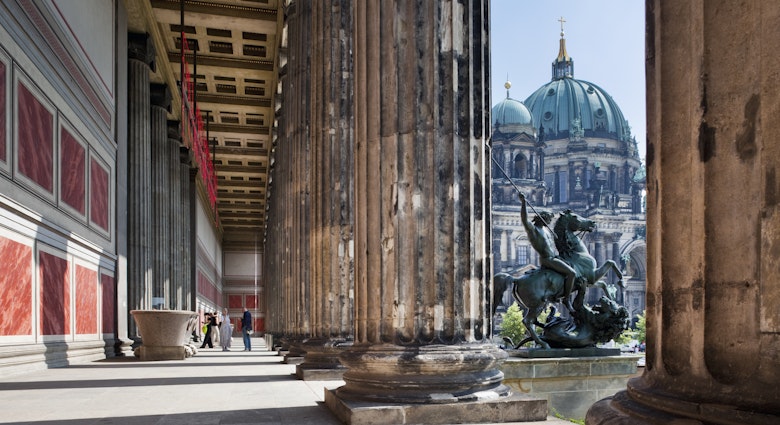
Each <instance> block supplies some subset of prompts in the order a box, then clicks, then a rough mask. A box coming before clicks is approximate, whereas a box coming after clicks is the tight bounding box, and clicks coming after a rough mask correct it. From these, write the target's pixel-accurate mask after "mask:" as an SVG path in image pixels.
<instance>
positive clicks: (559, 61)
mask: <svg viewBox="0 0 780 425" xmlns="http://www.w3.org/2000/svg"><path fill="white" fill-rule="evenodd" d="M558 22H560V23H561V41H560V46H559V48H558V57H557V58H555V60H554V61H553V63H552V79H553V81H555V80H560V79H561V78H573V77H574V59H572V58H571V56H569V54H568V53H567V52H566V38H564V32H563V23H564V22H566V20H565V19H563V16H561V18H560V19H558Z"/></svg>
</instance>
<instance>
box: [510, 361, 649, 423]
mask: <svg viewBox="0 0 780 425" xmlns="http://www.w3.org/2000/svg"><path fill="white" fill-rule="evenodd" d="M536 351H537V352H538V351H546V350H536ZM510 355H511V353H510ZM640 357H641V356H639V355H625V356H606V357H578V358H577V357H574V358H565V357H558V358H519V357H509V358H508V359H507V360H506V361H505V362H504V363H503V364H502V365H501V367H500V369H501V371H502V372H504V381H503V383H504V385H506V386H508V387H510V388H511V389H512V391H513V392H514V393H518V394H527V395H531V396H534V397H539V398H546V399H547V405H548V407H549V409H550V414H556V413H557V414H560V415H563V417H566V418H571V419H584V418H585V414H586V413H587V411H588V408H590V406H591V405H593V403H595V402H597V401H599V400H601V399H603V398H605V397H609V396H611V395H613V394H615V393H617V392H618V391H622V390H624V389H625V388H626V383H627V382H628V379H629V378H631V377H634V376H635V375H636V371H637V360H638V359H639V358H640Z"/></svg>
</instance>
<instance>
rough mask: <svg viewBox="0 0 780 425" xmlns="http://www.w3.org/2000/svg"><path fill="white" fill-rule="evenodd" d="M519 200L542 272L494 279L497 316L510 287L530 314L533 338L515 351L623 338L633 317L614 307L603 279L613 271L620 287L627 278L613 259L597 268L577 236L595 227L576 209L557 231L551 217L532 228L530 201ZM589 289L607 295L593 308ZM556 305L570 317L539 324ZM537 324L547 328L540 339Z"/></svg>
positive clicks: (558, 222) (544, 214)
mask: <svg viewBox="0 0 780 425" xmlns="http://www.w3.org/2000/svg"><path fill="white" fill-rule="evenodd" d="M520 201H521V202H522V207H521V210H520V217H521V218H522V221H523V226H524V227H525V230H526V233H527V234H528V240H529V241H530V243H531V246H532V247H533V248H534V250H536V252H538V253H539V258H540V263H541V264H540V265H541V267H540V268H538V269H535V270H532V271H530V272H527V273H526V274H524V275H523V276H520V277H517V278H515V277H513V276H511V275H509V274H507V273H499V274H497V275H495V276H494V277H493V287H494V296H493V300H494V303H493V309H494V313H495V307H496V305H497V303H496V301H497V299H498V298H499V297H501V294H503V293H504V291H505V290H506V289H507V288H509V287H512V294H513V296H514V298H515V300H517V301H518V302H519V303H520V304H522V305H523V306H525V308H526V309H527V310H528V311H527V312H526V314H525V315H524V317H523V324H524V325H525V327H526V329H527V330H528V334H529V338H526V339H525V340H523V341H522V342H521V343H520V344H517V346H516V347H515V348H518V347H519V346H521V345H522V344H525V343H526V342H530V341H534V342H536V344H538V345H539V346H541V347H543V348H546V349H549V348H551V346H552V347H553V348H579V347H590V346H595V344H596V343H599V342H608V341H609V340H610V339H612V338H615V337H617V336H618V335H620V333H621V332H622V331H623V330H625V329H627V328H628V325H629V323H630V320H629V318H628V313H627V311H626V309H625V307H622V306H619V305H618V304H617V303H616V302H615V299H614V294H613V292H612V291H610V290H608V287H607V284H606V282H604V281H603V280H601V278H602V277H604V275H606V274H607V272H609V270H612V271H613V272H614V273H615V275H616V276H617V278H618V279H619V280H618V285H619V286H621V287H625V286H624V283H623V274H622V273H621V271H620V269H619V268H618V266H617V264H616V263H615V262H614V261H612V260H607V261H605V262H604V264H603V265H602V266H601V267H597V265H598V264H597V263H596V260H595V259H594V258H593V257H592V256H591V255H590V254H589V253H588V250H587V248H586V246H585V244H584V243H583V242H582V240H580V238H579V237H577V232H590V231H592V230H593V229H594V228H595V223H594V222H593V221H592V220H586V219H584V218H582V217H580V216H578V215H577V214H574V213H573V212H572V211H571V210H565V211H563V212H562V213H560V215H559V216H558V218H557V220H555V225H554V227H553V228H552V229H551V228H550V225H551V224H552V218H553V217H554V216H553V214H551V213H549V212H539V213H537V215H536V216H535V217H534V218H533V223H530V222H529V221H528V211H527V209H526V208H527V207H526V199H525V196H524V195H523V194H522V193H521V194H520ZM532 208H533V207H532ZM589 286H596V287H600V288H602V289H603V290H604V293H605V295H606V297H603V298H602V300H601V301H600V303H599V305H598V306H596V307H594V308H591V307H589V306H586V305H585V303H584V299H585V289H586V288H587V287H589ZM574 291H576V295H575V297H574V301H573V302H572V300H571V294H572V293H573V292H574ZM557 302H562V303H563V305H564V306H565V307H566V308H567V309H568V310H569V313H570V314H571V318H570V319H562V318H555V319H554V320H548V323H547V324H542V323H540V322H539V315H540V314H541V313H542V312H543V311H544V310H545V309H546V308H547V305H548V304H550V303H557ZM552 315H554V313H552ZM550 319H552V318H550ZM534 325H536V326H539V327H541V328H542V329H543V332H542V335H541V336H540V335H538V334H537V332H536V330H535V329H534V327H535V326H534ZM602 328H603V329H602ZM607 329H608V330H609V331H607ZM618 329H619V330H618ZM615 332H616V333H615ZM605 338H606V339H605Z"/></svg>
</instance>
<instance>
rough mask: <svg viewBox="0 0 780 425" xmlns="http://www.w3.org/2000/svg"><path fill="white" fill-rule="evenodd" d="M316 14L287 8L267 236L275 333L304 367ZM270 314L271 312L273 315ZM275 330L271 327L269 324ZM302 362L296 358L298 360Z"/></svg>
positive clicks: (292, 358)
mask: <svg viewBox="0 0 780 425" xmlns="http://www.w3.org/2000/svg"><path fill="white" fill-rule="evenodd" d="M310 21H311V9H310V8H308V7H299V5H298V3H297V2H289V3H288V4H287V6H286V7H285V24H284V25H285V27H286V31H287V34H288V37H287V41H288V45H287V46H289V47H287V46H283V50H284V51H283V54H284V55H285V63H284V64H283V66H282V68H281V71H280V73H281V74H282V75H280V80H281V81H282V95H281V96H282V105H283V107H284V113H283V114H281V115H283V117H284V118H283V120H281V121H280V127H279V141H278V144H277V146H275V147H274V149H275V150H274V152H273V155H274V157H275V158H278V160H277V161H275V164H277V165H276V166H275V169H274V170H273V174H272V177H273V179H274V180H273V182H271V181H269V185H271V183H272V184H273V193H274V195H273V196H274V198H273V200H272V201H271V204H270V209H269V223H275V222H278V223H279V225H278V226H277V225H275V226H274V228H272V229H271V231H270V232H269V233H268V236H267V238H268V240H267V241H266V246H276V247H279V251H278V252H272V253H268V255H270V257H269V258H267V261H268V262H269V264H273V263H275V264H274V265H273V266H271V267H273V269H272V268H269V267H266V268H265V270H267V271H268V272H269V273H271V274H270V275H269V276H268V279H267V282H269V283H270V284H271V286H270V287H269V288H268V289H269V292H268V293H267V296H268V297H274V296H276V297H280V298H281V299H282V300H283V301H281V303H282V304H281V305H280V307H281V311H282V313H281V314H280V316H279V317H277V318H275V329H272V330H271V331H272V332H273V333H274V334H276V335H280V336H281V341H280V342H281V343H282V351H284V352H286V354H287V355H286V361H288V362H290V363H293V362H300V361H302V360H303V354H304V351H303V349H302V348H301V344H302V342H303V340H304V339H306V338H307V337H309V336H310V313H311V304H310V303H311V302H312V296H311V293H310V289H311V287H310V279H311V278H310V275H309V271H310V247H309V234H310V223H309V213H310V207H309V192H310V187H309V183H310V174H309V173H310V170H311V167H312V164H311V161H310V155H311V153H310V148H311V146H310V130H309V126H310V119H311V110H310V90H309V75H308V74H309V72H310V71H311V69H310V63H309V50H310V48H311V46H310V45H309V39H310V25H311V24H310ZM269 311H270V310H269ZM269 325H270V323H269ZM295 358H297V359H295Z"/></svg>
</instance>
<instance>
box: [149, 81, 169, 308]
mask: <svg viewBox="0 0 780 425" xmlns="http://www.w3.org/2000/svg"><path fill="white" fill-rule="evenodd" d="M170 107H171V92H170V90H168V86H166V85H164V84H152V87H151V121H150V122H151V157H150V161H151V189H152V211H151V213H152V215H151V230H152V234H151V237H152V244H151V245H152V250H151V257H152V276H153V277H154V280H153V284H152V298H153V305H152V308H155V309H160V310H170V309H172V308H173V306H172V302H171V301H172V300H171V298H170V285H171V274H170V264H171V199H170V180H171V176H170V162H171V161H172V159H173V158H171V157H170V155H169V153H170V150H169V149H168V119H167V117H168V110H169V109H170Z"/></svg>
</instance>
